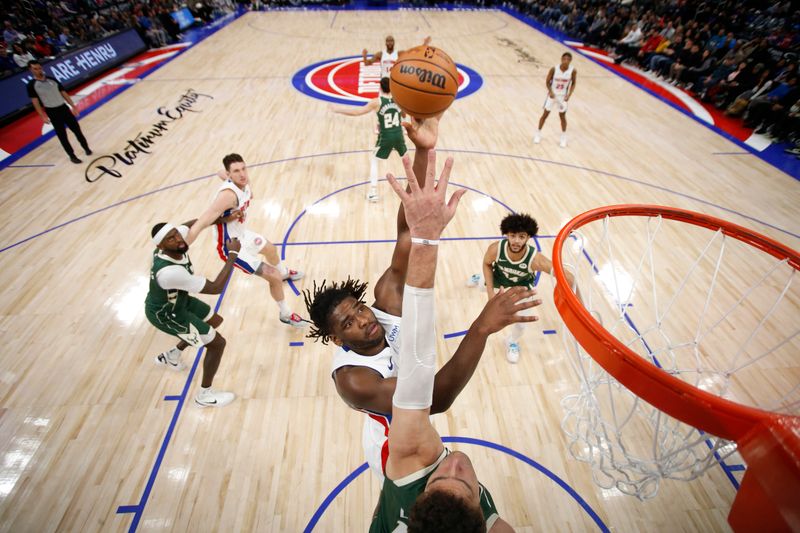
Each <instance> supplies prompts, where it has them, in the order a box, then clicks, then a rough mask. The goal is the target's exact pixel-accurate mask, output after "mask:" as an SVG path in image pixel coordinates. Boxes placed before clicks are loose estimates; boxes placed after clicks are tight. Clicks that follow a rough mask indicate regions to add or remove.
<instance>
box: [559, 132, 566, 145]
mask: <svg viewBox="0 0 800 533" xmlns="http://www.w3.org/2000/svg"><path fill="white" fill-rule="evenodd" d="M558 145H559V146H560V147H561V148H566V147H567V136H566V135H562V136H561V142H560V143H558Z"/></svg>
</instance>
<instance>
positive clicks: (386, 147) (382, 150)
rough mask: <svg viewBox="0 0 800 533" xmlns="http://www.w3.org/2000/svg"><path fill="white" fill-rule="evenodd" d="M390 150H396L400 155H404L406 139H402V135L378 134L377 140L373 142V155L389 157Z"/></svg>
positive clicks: (381, 157)
mask: <svg viewBox="0 0 800 533" xmlns="http://www.w3.org/2000/svg"><path fill="white" fill-rule="evenodd" d="M392 150H397V153H398V154H400V157H403V156H404V155H406V152H407V151H408V149H407V148H406V141H405V139H403V136H402V135H400V136H397V137H394V136H392V137H381V136H380V135H378V142H377V143H375V152H373V154H374V155H375V157H377V158H378V159H389V155H391V153H392Z"/></svg>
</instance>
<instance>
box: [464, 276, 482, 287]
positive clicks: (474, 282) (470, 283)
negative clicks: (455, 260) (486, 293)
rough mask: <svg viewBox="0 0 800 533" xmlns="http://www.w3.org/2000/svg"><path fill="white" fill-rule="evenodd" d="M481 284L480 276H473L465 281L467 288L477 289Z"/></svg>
mask: <svg viewBox="0 0 800 533" xmlns="http://www.w3.org/2000/svg"><path fill="white" fill-rule="evenodd" d="M480 283H481V275H480V274H473V275H471V276H470V277H469V279H468V280H467V287H477V286H478V285H480Z"/></svg>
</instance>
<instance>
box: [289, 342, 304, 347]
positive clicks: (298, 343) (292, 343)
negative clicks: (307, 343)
mask: <svg viewBox="0 0 800 533" xmlns="http://www.w3.org/2000/svg"><path fill="white" fill-rule="evenodd" d="M303 344H304V343H303V341H294V342H290V343H289V346H302V345H303Z"/></svg>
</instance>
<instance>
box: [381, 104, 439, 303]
mask: <svg viewBox="0 0 800 533" xmlns="http://www.w3.org/2000/svg"><path fill="white" fill-rule="evenodd" d="M439 119H440V117H433V118H428V119H425V120H422V121H421V120H417V119H415V118H411V119H410V120H408V121H406V122H403V127H404V128H405V129H406V132H407V133H408V138H409V139H410V140H411V142H413V143H414V146H415V147H416V152H415V153H414V164H413V171H414V175H415V176H420V178H419V180H418V182H419V184H420V186H423V185H424V184H425V180H426V178H425V175H426V174H427V173H428V170H429V169H428V158H429V154H430V152H431V151H432V150H433V148H434V147H435V146H436V140H437V138H438V136H439ZM410 250H411V236H410V234H409V231H408V223H407V222H406V216H405V209H404V208H403V205H402V204H401V205H400V209H399V210H398V211H397V243H396V244H395V246H394V252H393V253H392V263H391V265H390V266H389V268H388V269H387V270H386V272H384V273H383V275H382V276H381V278H380V279H379V280H378V282H377V283H376V284H375V303H374V304H373V306H374V307H377V308H378V309H380V310H381V311H384V312H386V313H389V314H391V315H395V316H400V314H401V313H402V307H403V285H404V284H405V282H406V271H407V270H408V255H409V251H410Z"/></svg>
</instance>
